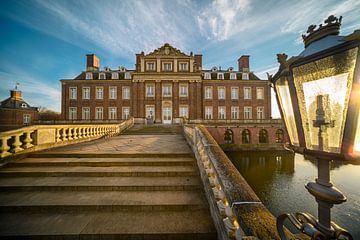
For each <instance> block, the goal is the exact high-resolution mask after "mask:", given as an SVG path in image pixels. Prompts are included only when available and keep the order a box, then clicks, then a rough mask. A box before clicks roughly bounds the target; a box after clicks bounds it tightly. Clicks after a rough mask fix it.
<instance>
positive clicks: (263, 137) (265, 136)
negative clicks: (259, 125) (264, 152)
mask: <svg viewBox="0 0 360 240" xmlns="http://www.w3.org/2000/svg"><path fill="white" fill-rule="evenodd" d="M267 142H268V132H267V131H266V130H265V129H261V130H260V132H259V143H267Z"/></svg>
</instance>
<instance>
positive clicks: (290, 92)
mask: <svg viewBox="0 0 360 240" xmlns="http://www.w3.org/2000/svg"><path fill="white" fill-rule="evenodd" d="M341 20H342V17H340V18H337V17H335V16H333V15H331V16H329V17H328V18H327V19H326V20H325V21H324V25H322V24H320V25H319V26H318V27H317V26H315V25H311V26H309V28H308V30H307V35H303V40H304V44H305V49H304V50H303V51H302V52H301V53H300V54H299V55H298V56H295V57H291V58H290V59H288V58H287V55H286V54H278V55H277V57H278V62H279V63H280V67H279V70H278V72H277V73H276V74H275V75H274V76H272V75H269V76H268V77H269V81H271V82H272V84H273V85H274V89H275V93H276V98H277V101H278V104H279V106H280V110H281V115H282V118H283V119H284V121H285V125H286V128H287V131H288V134H289V137H290V145H291V147H292V148H293V149H294V151H296V152H300V153H303V154H306V155H311V156H313V157H315V158H316V159H317V163H318V178H317V179H316V180H315V182H309V183H307V184H306V186H305V187H306V189H307V190H308V191H309V192H310V194H312V195H313V196H314V197H315V199H316V201H317V203H318V219H316V218H315V217H313V216H311V215H310V214H309V213H294V214H282V215H280V216H279V217H278V218H277V229H278V232H279V235H280V237H281V239H285V234H284V230H283V224H284V221H285V220H286V219H288V220H290V222H291V223H292V224H293V225H294V226H295V227H296V228H298V229H299V230H300V231H301V232H303V233H305V234H307V235H309V236H311V237H312V239H339V238H341V237H345V238H348V239H352V237H351V234H350V233H348V232H347V231H346V230H345V229H343V228H341V227H339V226H338V225H336V224H335V223H334V222H331V215H330V209H331V208H332V207H333V205H334V204H340V203H342V202H345V201H346V197H345V196H344V195H343V194H342V193H341V192H340V191H339V190H338V189H337V188H335V187H334V186H333V184H332V183H331V181H330V161H331V160H333V159H349V158H360V30H357V31H354V33H353V34H350V35H348V36H339V31H340V26H341Z"/></svg>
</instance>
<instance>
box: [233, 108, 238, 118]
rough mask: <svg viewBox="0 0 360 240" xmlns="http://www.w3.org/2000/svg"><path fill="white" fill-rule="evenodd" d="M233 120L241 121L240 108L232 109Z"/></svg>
mask: <svg viewBox="0 0 360 240" xmlns="http://www.w3.org/2000/svg"><path fill="white" fill-rule="evenodd" d="M231 119H239V107H231Z"/></svg>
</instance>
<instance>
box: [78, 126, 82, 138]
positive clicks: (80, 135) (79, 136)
mask: <svg viewBox="0 0 360 240" xmlns="http://www.w3.org/2000/svg"><path fill="white" fill-rule="evenodd" d="M82 134H83V128H82V127H80V128H79V131H78V139H81V138H82Z"/></svg>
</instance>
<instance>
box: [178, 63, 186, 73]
mask: <svg viewBox="0 0 360 240" xmlns="http://www.w3.org/2000/svg"><path fill="white" fill-rule="evenodd" d="M187 70H188V64H187V63H180V71H187Z"/></svg>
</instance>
